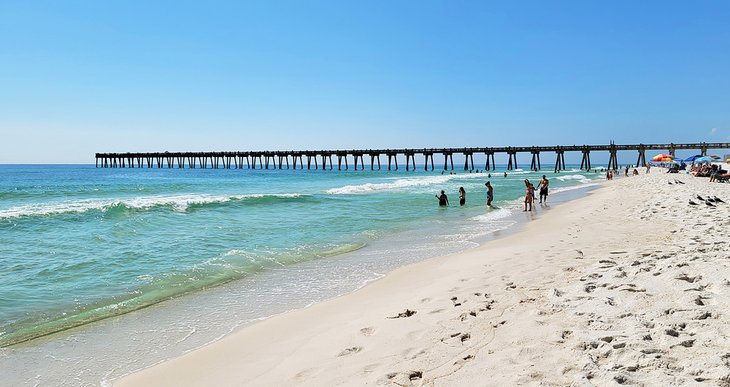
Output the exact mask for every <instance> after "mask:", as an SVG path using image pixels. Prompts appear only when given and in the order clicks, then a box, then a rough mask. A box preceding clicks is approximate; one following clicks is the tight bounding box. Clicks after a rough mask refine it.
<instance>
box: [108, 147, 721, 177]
mask: <svg viewBox="0 0 730 387" xmlns="http://www.w3.org/2000/svg"><path fill="white" fill-rule="evenodd" d="M678 149H697V150H698V152H699V153H701V154H702V155H706V154H707V150H708V149H730V143H728V142H720V143H705V142H701V143H689V144H672V143H670V144H629V145H619V144H614V143H610V144H608V145H556V146H517V147H480V148H419V149H411V148H401V149H349V150H342V149H341V150H314V151H293V150H292V151H234V152H153V153H96V167H97V168H144V167H146V168H154V167H157V168H186V167H187V168H213V169H218V168H226V169H230V168H236V169H270V168H272V169H284V168H286V169H289V168H290V167H291V168H293V169H304V168H305V164H306V169H312V168H314V169H330V170H332V169H334V162H333V161H334V160H333V157H336V158H337V169H338V170H342V168H343V166H344V169H345V170H348V169H349V167H350V164H349V161H348V160H351V161H352V162H353V166H354V169H355V170H358V167H359V168H360V170H364V169H365V168H366V164H365V156H368V157H369V161H370V163H369V164H370V170H376V169H377V170H380V168H381V162H380V157H381V156H387V160H388V162H387V166H388V170H391V169H393V168H395V170H398V156H399V155H400V156H404V157H405V161H406V165H405V168H406V170H407V171H408V170H415V168H416V155H419V156H421V157H422V158H423V160H424V164H423V165H424V168H425V169H426V170H428V169H429V167H430V169H431V170H434V168H435V162H434V155H436V154H438V155H442V156H443V161H444V164H443V166H444V170H449V169H451V170H453V169H454V158H453V155H454V154H462V155H464V159H465V162H464V170H474V169H476V168H475V163H474V155H475V154H476V155H484V156H485V159H486V161H485V163H484V169H485V170H494V169H495V162H494V155H495V154H499V153H501V154H507V155H508V157H509V161H508V163H507V169H508V170H512V169H514V168H517V155H518V154H521V153H522V154H525V153H526V154H529V155H530V156H531V163H530V169H531V170H533V171H538V170H540V169H542V163H541V160H540V155H541V154H542V153H553V154H555V164H554V171H555V172H558V171H560V170H564V169H565V152H581V153H582V159H581V166H580V168H581V169H586V170H589V169H591V168H593V165H592V164H591V152H608V153H609V161H608V165H607V166H606V168H608V169H614V170H615V169H618V157H617V155H618V152H619V151H636V152H637V155H638V158H637V160H636V165H637V166H639V165H645V164H646V162H647V160H646V151H665V152H668V153H669V154H671V155H674V154H675V152H676V150H678Z"/></svg>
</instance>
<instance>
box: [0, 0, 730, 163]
mask: <svg viewBox="0 0 730 387" xmlns="http://www.w3.org/2000/svg"><path fill="white" fill-rule="evenodd" d="M728 20H730V2H728V1H700V2H689V1H685V2H675V1H655V2H654V1H578V0H575V1H499V2H496V1H458V0H457V1H422V0H419V1H392V0H387V1H300V0H297V1H258V2H245V1H169V2H164V1H96V0H90V1H0V163H26V162H58V163H69V162H70V163H76V162H82V163H89V162H93V154H94V152H105V151H165V150H168V151H178V150H191V151H192V150H264V149H268V150H279V149H310V148H318V149H321V148H376V147H443V146H500V145H553V144H583V143H588V144H604V143H607V142H608V141H609V140H611V139H613V140H615V141H616V142H618V143H634V142H645V143H648V142H670V141H672V142H695V141H730V60H729V59H730V23H729V22H728Z"/></svg>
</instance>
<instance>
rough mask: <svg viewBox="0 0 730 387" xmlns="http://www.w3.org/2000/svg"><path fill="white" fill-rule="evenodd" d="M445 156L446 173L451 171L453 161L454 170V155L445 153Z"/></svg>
mask: <svg viewBox="0 0 730 387" xmlns="http://www.w3.org/2000/svg"><path fill="white" fill-rule="evenodd" d="M443 155H444V171H445V170H447V169H449V166H448V164H449V161H451V170H452V171H453V170H454V154H453V153H451V152H445V153H443Z"/></svg>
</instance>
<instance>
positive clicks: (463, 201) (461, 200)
mask: <svg viewBox="0 0 730 387" xmlns="http://www.w3.org/2000/svg"><path fill="white" fill-rule="evenodd" d="M464 204H466V191H464V187H459V205H460V206H463V205H464Z"/></svg>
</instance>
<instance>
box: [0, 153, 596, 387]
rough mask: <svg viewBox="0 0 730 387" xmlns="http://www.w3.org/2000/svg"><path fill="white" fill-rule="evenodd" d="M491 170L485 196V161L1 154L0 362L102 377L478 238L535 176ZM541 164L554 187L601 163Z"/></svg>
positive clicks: (576, 183) (26, 369)
mask: <svg viewBox="0 0 730 387" xmlns="http://www.w3.org/2000/svg"><path fill="white" fill-rule="evenodd" d="M541 174H542V173H541ZM492 175H493V177H492V178H491V179H489V180H491V181H492V185H493V186H494V189H495V202H494V204H495V205H496V206H497V207H500V208H499V209H494V210H487V209H486V207H485V205H484V202H485V199H486V193H485V189H484V182H485V181H486V180H487V179H488V177H487V175H486V174H483V173H465V172H461V173H458V174H455V175H449V174H448V173H447V174H443V175H442V174H441V173H440V172H424V171H418V172H413V171H411V172H405V171H398V172H385V171H380V172H370V171H367V172H364V171H358V172H354V171H348V172H345V171H342V172H338V171H321V170H320V171H287V170H275V171H274V170H270V171H266V170H263V171H261V170H257V171H247V170H243V171H242V170H220V169H219V170H200V169H196V170H188V169H186V170H176V169H126V170H122V169H96V168H94V167H93V166H0V332H2V335H0V346H2V347H5V348H4V349H2V351H0V374H5V373H9V375H0V376H2V378H3V380H6V381H13V384H41V385H58V384H70V385H77V384H98V383H99V382H101V381H102V380H107V379H109V378H113V377H117V376H119V375H122V374H125V373H127V372H130V371H132V370H134V369H138V368H141V367H144V366H148V365H150V364H153V363H154V362H157V361H160V360H162V359H165V358H169V357H172V356H177V355H179V354H180V353H182V352H184V351H187V350H190V349H192V348H196V347H199V346H200V345H203V344H205V343H207V342H210V341H211V340H214V339H215V338H217V337H220V336H221V335H224V334H226V333H227V332H230V331H231V330H232V329H235V328H236V327H238V326H240V325H242V324H245V323H247V322H250V321H253V320H255V319H258V318H262V317H266V316H270V315H272V314H275V313H280V312H283V311H286V310H289V309H292V308H298V307H302V306H305V305H307V304H310V303H312V302H316V301H320V300H322V299H326V298H329V297H333V296H336V295H338V294H342V293H343V292H347V291H351V290H353V289H355V288H357V287H359V286H362V285H363V284H364V283H366V282H367V281H371V280H373V279H376V278H378V277H380V276H382V275H383V273H385V272H386V271H387V270H390V269H392V268H394V267H398V266H402V265H404V264H407V263H410V262H415V261H418V260H422V259H426V258H429V257H433V256H437V255H442V254H446V253H450V252H456V251H461V250H464V249H467V248H469V247H473V246H476V245H478V244H479V243H480V242H481V241H483V240H484V239H485V238H487V237H488V236H490V235H492V234H493V233H494V232H495V231H498V230H504V229H506V228H508V227H509V226H511V225H512V224H514V223H515V221H516V220H515V218H514V212H515V211H517V210H519V208H518V204H517V199H518V198H519V197H520V196H521V195H522V193H523V191H524V185H523V184H522V180H523V179H525V178H528V179H530V180H531V181H533V182H537V180H538V179H539V177H538V174H535V173H530V172H526V171H512V172H509V175H508V176H507V177H503V176H502V171H493V172H492ZM547 175H548V177H549V178H550V179H551V187H552V189H553V192H557V191H560V190H566V189H572V188H575V187H582V186H586V185H588V184H590V183H591V181H592V180H594V179H599V178H600V177H601V176H600V175H599V174H594V173H585V172H580V171H576V170H572V171H569V172H562V173H560V174H552V173H547ZM460 186H463V187H464V188H465V189H466V192H467V204H466V206H464V207H459V206H458V195H457V190H458V187H460ZM441 189H444V190H446V192H447V194H449V197H450V200H451V202H452V206H451V207H449V208H439V207H438V206H437V200H436V198H435V197H434V196H435V194H436V193H437V192H438V191H439V190H441ZM151 305H155V307H153V308H147V307H148V306H151ZM48 334H51V335H50V336H46V335H48ZM8 346H10V347H8ZM110 347H111V348H114V351H109V348H110ZM81 349H83V350H81ZM150 349H152V350H150ZM88 354H94V356H93V357H91V356H89V355H88Z"/></svg>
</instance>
